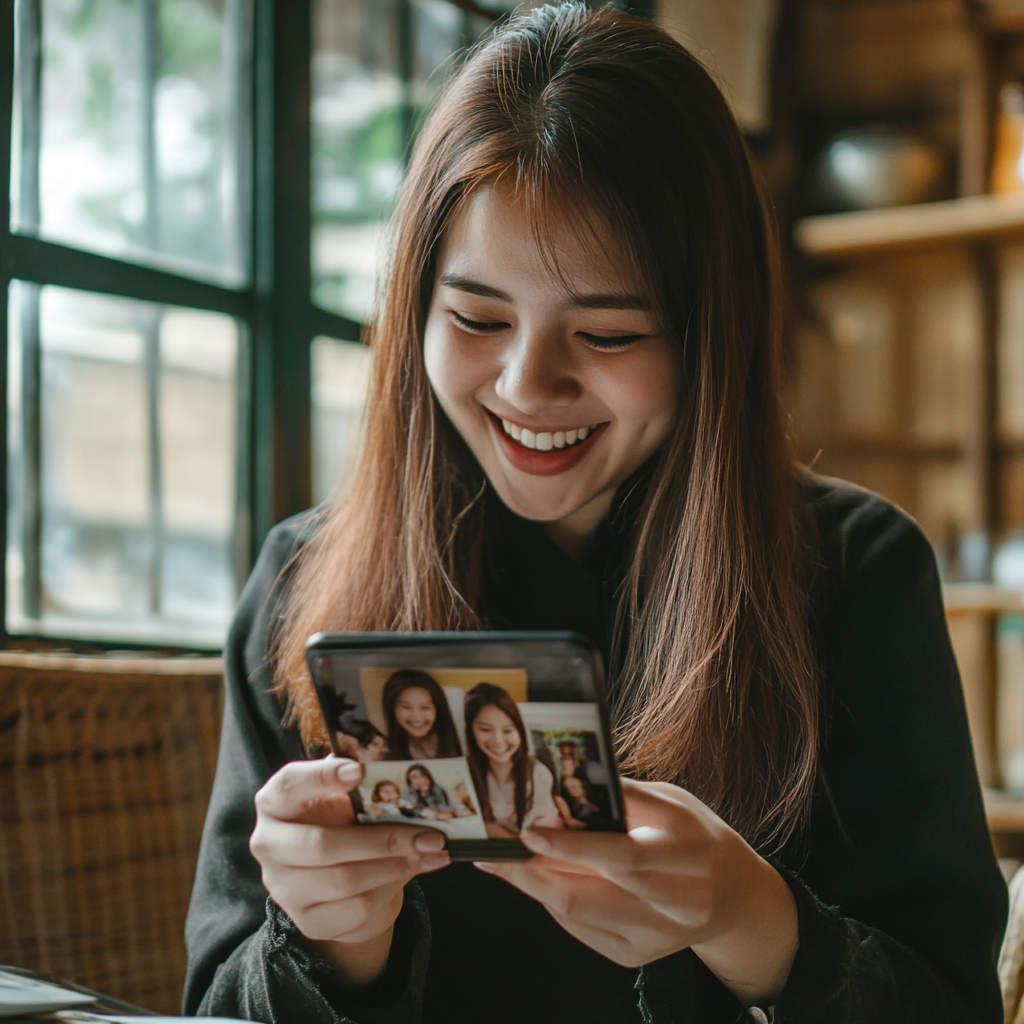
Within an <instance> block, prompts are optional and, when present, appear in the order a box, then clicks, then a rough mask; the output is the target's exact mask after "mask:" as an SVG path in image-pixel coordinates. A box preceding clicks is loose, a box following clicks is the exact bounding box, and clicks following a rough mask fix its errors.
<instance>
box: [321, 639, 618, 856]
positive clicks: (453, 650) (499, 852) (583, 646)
mask: <svg viewBox="0 0 1024 1024" xmlns="http://www.w3.org/2000/svg"><path fill="white" fill-rule="evenodd" d="M508 647H513V648H519V649H525V651H526V652H529V653H527V654H526V656H525V657H520V659H518V660H519V661H522V662H526V663H528V662H530V661H531V660H533V661H536V660H537V658H539V657H544V658H546V659H551V658H558V657H563V658H565V659H569V658H580V657H583V658H585V659H586V660H587V662H588V663H589V665H590V667H591V683H592V687H593V691H594V692H593V694H592V696H591V699H590V700H588V701H579V703H591V702H592V703H594V704H595V705H596V707H597V709H598V717H599V722H600V727H601V732H602V742H603V745H604V750H605V751H607V761H608V763H607V766H606V768H607V775H608V790H609V797H610V801H611V811H612V821H611V822H610V827H608V828H604V829H601V831H612V832H625V831H626V824H625V812H624V806H623V800H622V787H621V783H620V780H619V773H618V767H617V765H616V763H615V757H614V749H615V748H614V745H613V743H612V737H611V720H610V713H609V708H608V699H607V695H606V691H605V685H604V666H603V662H602V658H601V654H600V652H599V651H598V650H597V648H596V647H595V646H594V644H593V643H592V642H591V641H590V640H589V639H587V638H586V637H584V636H582V635H581V634H579V633H570V632H547V631H544V632H541V631H536V632H533V631H519V632H490V631H489V632H476V633H467V632H461V633H447V632H424V633H316V634H314V635H313V636H311V637H310V638H309V640H307V641H306V664H307V665H308V667H309V672H310V676H311V677H312V680H313V685H314V687H315V689H316V693H317V698H318V699H319V702H320V709H321V713H322V714H323V716H324V722H325V724H326V726H327V733H328V736H330V738H331V747H332V749H333V750H334V753H335V754H338V755H339V756H345V755H344V754H342V752H341V751H339V750H338V749H337V746H336V742H335V739H334V727H333V724H332V713H333V709H332V704H331V697H330V696H329V695H328V693H327V692H326V688H325V685H324V682H323V680H322V679H321V678H320V670H319V665H318V661H319V659H320V658H321V657H322V656H323V655H326V654H360V653H363V654H366V653H370V652H372V653H375V654H386V653H389V652H395V653H396V654H397V655H400V656H402V655H406V654H408V652H410V651H412V650H423V651H424V652H425V653H428V654H429V656H431V657H440V658H443V659H444V661H445V663H446V664H448V665H449V667H459V666H463V665H465V666H466V667H473V666H472V664H471V662H472V661H473V660H474V658H473V657H471V654H475V655H476V656H480V655H481V654H483V653H485V652H486V651H491V650H494V649H495V648H508ZM512 660H513V661H516V660H517V659H512ZM467 663H469V664H467ZM492 667H493V666H492ZM352 800H353V807H354V809H355V810H356V812H357V813H361V812H362V810H363V808H362V801H361V797H360V796H359V791H358V790H354V791H353V793H352ZM367 827H373V826H372V825H370V826H367ZM446 848H447V850H448V852H449V854H450V856H451V859H452V861H453V862H463V861H514V860H529V859H530V858H531V857H532V856H533V854H532V853H531V852H530V850H528V849H527V848H526V847H525V846H524V845H523V844H522V843H521V842H520V841H519V840H518V839H491V838H488V839H453V838H450V837H449V838H447V841H446Z"/></svg>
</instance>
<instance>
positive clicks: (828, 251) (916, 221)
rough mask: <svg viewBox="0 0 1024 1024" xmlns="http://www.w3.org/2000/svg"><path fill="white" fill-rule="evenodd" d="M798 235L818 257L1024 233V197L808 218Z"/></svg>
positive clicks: (800, 246) (803, 247) (801, 246)
mask: <svg viewBox="0 0 1024 1024" xmlns="http://www.w3.org/2000/svg"><path fill="white" fill-rule="evenodd" d="M794 235H795V238H796V244H797V248H798V249H799V250H800V251H801V252H802V253H804V254H806V255H808V256H814V257H818V258H829V257H834V258H836V257H848V256H861V255H868V254H879V253H885V252H890V251H891V252H897V251H900V250H903V249H911V248H915V247H919V246H925V245H936V244H942V243H949V242H961V241H971V240H974V239H983V238H999V237H1003V236H1014V235H1019V236H1020V237H1022V238H1024V198H1017V197H1004V196H969V197H967V198H965V199H950V200H947V201H946V202H942V203H918V204H917V205H915V206H894V207H889V208H888V209H884V210H862V211H858V212H856V213H834V214H830V215H829V216H827V217H805V218H803V219H802V220H799V221H797V223H796V227H795V228H794Z"/></svg>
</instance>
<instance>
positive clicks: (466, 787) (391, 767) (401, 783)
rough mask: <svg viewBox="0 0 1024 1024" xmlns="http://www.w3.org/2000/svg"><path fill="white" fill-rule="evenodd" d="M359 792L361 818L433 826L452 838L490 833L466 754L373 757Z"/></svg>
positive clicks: (481, 837) (476, 836)
mask: <svg viewBox="0 0 1024 1024" xmlns="http://www.w3.org/2000/svg"><path fill="white" fill-rule="evenodd" d="M359 796H360V799H361V801H362V811H361V813H360V814H359V815H358V817H359V820H360V821H361V822H365V823H373V824H408V825H420V826H428V827H430V828H436V829H440V831H442V832H444V833H445V835H447V836H449V837H451V838H452V839H483V838H486V836H487V831H486V829H485V827H484V822H483V816H482V814H481V812H480V804H479V801H478V799H477V798H476V794H475V792H474V788H473V780H472V778H471V776H470V772H469V765H468V764H467V763H466V759H465V758H464V757H446V758H440V759H438V760H432V761H375V762H372V763H369V764H367V765H366V774H365V775H364V777H363V781H362V783H361V784H360V786H359Z"/></svg>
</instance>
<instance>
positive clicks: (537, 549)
mask: <svg viewBox="0 0 1024 1024" xmlns="http://www.w3.org/2000/svg"><path fill="white" fill-rule="evenodd" d="M808 500H809V501H810V502H811V505H812V508H813V512H814V514H815V516H816V519H817V524H818V533H819V545H820V555H819V562H820V567H819V573H818V580H817V584H816V591H815V592H816V595H817V597H816V601H815V605H816V612H815V614H816V616H817V621H816V623H815V627H816V634H817V636H818V639H819V649H820V657H821V662H822V666H823V669H824V672H823V675H824V680H825V693H824V696H823V700H824V705H823V706H824V709H825V715H826V717H827V742H826V746H825V749H824V752H823V759H822V775H823V778H824V779H825V780H826V781H827V786H823V787H821V791H822V796H821V798H819V800H818V801H817V803H816V805H815V808H814V811H813V816H812V822H811V827H810V830H809V834H808V835H807V836H806V838H805V840H804V842H803V843H802V844H801V845H800V847H799V848H798V849H794V850H793V851H792V852H791V853H790V854H788V855H783V857H782V858H781V859H780V860H778V861H775V862H774V863H776V866H777V867H778V868H779V870H780V871H781V872H782V874H783V877H785V879H786V881H787V882H788V883H789V885H790V887H791V889H792V890H793V893H794V895H795V898H796V903H797V908H798V914H799V929H800V945H799V950H798V953H797V956H796V960H795V962H794V964H793V968H792V971H791V973H790V977H789V980H788V982H787V984H786V987H785V990H784V992H783V994H782V996H781V998H780V1000H779V1003H778V1005H777V1007H776V1018H775V1019H776V1020H777V1021H784V1022H794V1024H796V1022H801V1024H803V1022H806V1024H811V1022H815V1024H817V1022H821V1024H825V1022H828V1024H914V1022H922V1024H924V1022H927V1024H954V1022H955V1024H967V1022H985V1024H998V1022H1000V1021H1001V1020H1002V1011H1001V1008H1000V999H999V987H998V982H997V979H996V973H995V966H994V964H995V957H996V953H997V950H998V944H999V941H1000V938H1001V935H1002V930H1003V927H1004V923H1005V918H1006V887H1005V885H1004V884H1003V881H1002V878H1001V876H1000V874H999V870H998V867H997V865H996V862H995V859H994V857H993V854H992V848H991V845H990V842H989V838H988V833H987V829H986V825H985V816H984V811H983V807H982V801H981V794H980V791H979V787H978V780H977V776H976V773H975V768H974V760H973V756H972V751H971V743H970V737H969V734H968V729H967V719H966V713H965V709H964V702H963V697H962V694H961V689H960V682H959V677H958V674H957V668H956V663H955V661H954V658H953V653H952V650H951V648H950V643H949V637H948V634H947V631H946V624H945V619H944V615H943V608H942V598H941V593H940V589H939V582H938V577H937V574H936V570H935V561H934V558H933V555H932V551H931V549H930V547H929V545H928V543H927V541H926V540H925V539H924V537H923V536H922V535H921V533H920V531H919V530H918V528H917V527H916V526H915V524H914V523H913V522H912V521H911V520H909V519H908V518H907V517H906V516H905V515H903V514H902V513H901V512H899V511H898V510H896V509H894V508H893V507H892V506H891V505H889V504H887V503H886V502H884V501H883V500H882V499H880V498H878V497H876V496H874V495H872V494H869V493H868V492H866V491H862V490H859V489H857V488H854V487H852V486H850V485H846V484H839V483H838V482H836V481H823V480H818V481H816V482H814V483H813V484H810V485H809V489H808ZM307 524H308V519H304V518H302V517H298V518H297V519H294V520H290V521H288V522H286V523H283V524H281V525H280V526H278V527H276V528H275V529H274V530H273V531H272V533H271V534H270V536H269V537H268V539H267V542H266V544H265V546H264V549H263V553H262V554H261V556H260V559H259V562H258V564H257V566H256V568H255V570H254V571H253V574H252V578H251V579H250V580H249V583H248V586H247V587H246V589H245V592H244V594H243V595H242V600H241V603H240V605H239V608H238V612H237V615H236V618H235V622H234V625H233V628H232V630H231V634H230V637H229V641H228V646H227V649H226V651H225V657H226V672H225V675H226V687H227V699H226V705H225V712H224V726H223V733H222V737H221V749H220V760H219V763H218V766H217V776H216V781H215V783H214V789H213V795H212V797H211V801H210V808H209V813H208V817H207V821H206V829H205V831H204V834H203V842H202V848H201V851H200V857H199V866H198V872H197V875H196V881H195V889H194V892H193V896H192V904H191V907H190V909H189V916H188V923H187V926H186V940H187V944H188V951H189V970H188V980H187V987H186V993H185V1009H186V1012H188V1013H197V1012H198V1013H200V1014H220V1015H234V1016H242V1017H247V1018H249V1019H252V1020H257V1021H268V1022H270V1021H274V1022H277V1021H280V1022H291V1021H294V1022H297V1024H298V1022H302V1024H319V1022H350V1021H351V1022H355V1024H406V1022H409V1024H412V1022H421V1021H422V1022H424V1024H463V1022H464V1024H503V1022H508V1024H513V1022H514V1024H602V1022H609V1024H613V1022H614V1024H632V1022H637V1024H639V1022H641V1021H646V1022H653V1024H719V1022H720V1024H734V1022H735V1021H737V1020H738V1019H744V1020H748V1019H749V1018H747V1017H745V1016H744V1011H743V1009H742V1007H741V1006H740V1004H739V1003H738V1002H737V1001H736V1000H735V999H734V998H733V997H732V995H731V994H730V993H729V992H728V991H727V990H726V989H725V988H724V986H722V985H721V984H720V983H719V982H718V981H717V979H716V978H715V977H714V976H713V975H712V974H711V973H710V972H709V971H708V970H707V968H705V967H704V965H703V964H702V963H701V961H700V960H699V959H698V958H697V957H696V956H695V955H694V954H693V953H691V952H690V951H689V950H686V951H683V952H681V953H677V954H674V955H672V956H669V957H666V958H665V959H663V960H660V961H657V962H655V963H653V964H649V965H647V966H646V967H644V968H643V969H641V970H640V971H636V970H630V969H627V968H624V967H619V966H618V965H616V964H614V963H612V962H611V961H609V960H607V959H605V958H604V957H602V956H600V955H599V954H598V953H595V952H593V951H592V950H590V949H589V948H588V947H586V946H584V945H582V944H581V943H579V942H577V941H576V940H575V939H573V938H572V937H570V936H569V935H568V934H567V933H566V932H564V931H562V930H561V929H560V928H559V927H558V925H556V924H555V923H554V921H553V920H552V919H551V918H550V917H549V916H548V914H547V913H546V912H545V911H544V909H543V908H542V907H541V906H540V905H539V904H537V903H535V902H533V901H532V900H530V899H529V898H528V897H526V896H524V895H522V894H520V893H519V892H518V891H516V890H515V889H513V888H511V887H510V886H508V885H506V884H505V883H504V882H502V881H501V880H499V879H497V878H494V877H492V876H487V875H484V874H482V873H481V872H478V871H476V870H474V869H473V868H472V867H471V866H469V865H453V866H451V867H448V868H445V869H444V870H442V871H439V872H437V873H435V874H432V875H427V876H424V877H422V878H420V879H419V880H418V881H417V882H414V883H412V884H410V885H409V886H408V888H407V890H406V899H405V904H404V906H403V909H402V913H401V915H400V916H399V919H398V921H397V923H396V929H395V939H394V944H393V946H392V952H391V956H390V959H389V963H388V967H387V970H386V972H385V974H384V976H383V977H382V978H381V979H380V980H379V981H377V982H375V983H374V984H373V985H372V986H370V987H369V988H366V989H362V990H358V991H346V990H343V989H341V988H340V987H339V986H338V984H337V982H336V978H335V976H334V974H333V972H332V969H331V968H330V967H329V966H328V965H327V964H326V962H324V961H323V960H322V959H320V958H319V957H318V956H317V955H316V954H315V952H314V951H313V950H312V948H311V947H310V946H309V945H308V944H307V943H306V942H305V941H304V939H303V938H302V936H301V935H300V934H299V933H298V932H297V930H296V928H295V927H294V925H293V924H292V923H291V922H290V921H289V920H288V918H287V917H286V915H285V914H284V913H283V912H282V911H281V910H280V909H279V908H277V907H276V906H275V904H274V903H273V901H271V900H268V898H267V893H266V891H265V889H264V888H263V886H262V884H261V881H260V872H259V867H258V865H257V864H256V862H255V861H254V860H253V858H252V856H251V855H250V853H249V850H248V839H249V835H250V833H251V832H252V829H253V826H254V824H255V812H254V809H253V796H254V794H255V792H256V791H257V790H258V789H259V788H260V787H261V786H262V785H263V783H264V782H266V780H267V779H268V778H269V777H270V775H271V774H273V773H274V772H275V771H276V770H277V769H278V768H280V767H281V766H282V765H283V764H284V763H285V762H287V761H289V760H293V759H296V758H299V757H300V756H302V755H301V750H300V745H299V740H298V736H297V735H296V733H295V731H294V730H292V729H283V728H282V727H281V707H280V705H279V703H278V701H277V700H276V699H275V698H274V697H273V696H271V695H270V694H269V693H268V684H269V675H268V670H267V666H266V645H267V637H268V633H269V631H270V629H271V627H272V616H273V614H274V611H273V609H274V607H275V601H274V598H275V595H276V593H277V591H278V588H280V586H282V585H285V586H286V583H285V584H282V583H280V582H275V581H278V574H279V572H280V570H281V569H282V567H283V566H284V565H285V564H286V563H287V561H288V559H289V557H290V556H291V554H292V553H293V552H294V550H295V549H296V547H297V546H298V545H299V544H301V542H302V539H303V537H304V535H305V533H306V532H307V530H308V526H307ZM503 531H504V532H503V535H502V538H501V549H500V550H501V557H500V561H499V564H498V565H497V566H496V567H495V571H494V573H493V575H492V587H493V592H494V594H495V595H496V596H497V598H498V601H499V604H500V606H501V607H502V609H503V610H504V616H503V618H504V619H505V620H507V624H508V625H509V626H510V627H515V628H520V629H537V628H547V629H575V630H579V631H581V632H584V633H587V634H590V635H591V636H592V637H593V638H594V639H595V641H597V642H598V643H599V644H604V643H606V642H607V626H608V612H609V598H610V595H609V589H610V586H611V584H610V583H609V580H608V573H607V571H605V570H602V571H597V572H591V573H588V572H585V571H581V570H580V569H579V568H578V567H577V566H576V565H575V563H574V562H573V561H572V560H571V559H569V558H568V557H567V556H565V555H564V554H563V553H562V552H561V550H560V549H558V548H557V547H556V546H555V545H554V544H552V543H551V542H550V541H549V540H548V539H547V536H546V534H545V533H544V531H543V530H542V529H541V528H540V527H539V526H537V525H536V524H532V523H527V522H525V521H523V520H518V519H515V518H514V517H511V516H510V515H509V516H506V517H505V526H504V527H503ZM604 546H605V552H606V554H607V553H608V552H611V556H612V558H613V561H614V558H615V557H618V556H617V555H615V549H616V547H617V545H616V544H615V543H614V538H612V539H611V540H609V538H608V535H606V537H605V545H604ZM613 575H614V573H613ZM284 578H285V579H286V578H287V574H285V577H284Z"/></svg>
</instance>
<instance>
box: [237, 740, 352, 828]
mask: <svg viewBox="0 0 1024 1024" xmlns="http://www.w3.org/2000/svg"><path fill="white" fill-rule="evenodd" d="M362 778H363V768H362V765H360V764H359V762H358V761H351V760H349V759H348V758H344V757H336V756H335V755H334V754H330V755H329V756H328V757H324V758H320V759H319V760H316V761H291V762H289V763H288V764H286V765H285V766H284V767H283V768H281V769H279V770H278V771H277V772H275V773H274V774H273V775H272V776H271V777H270V778H269V779H268V780H267V783H266V785H264V786H263V788H262V789H261V790H260V791H259V792H258V793H257V794H256V810H257V812H258V813H259V814H261V815H264V816H269V817H273V818H280V819H283V820H290V819H294V818H297V817H298V816H300V815H301V814H302V813H303V811H306V810H308V809H309V808H311V807H313V806H315V805H316V804H318V803H320V802H322V801H324V800H330V799H336V798H338V797H342V796H344V795H345V794H347V793H348V792H349V791H350V790H352V789H355V787H356V786H358V785H359V783H360V781H362Z"/></svg>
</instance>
